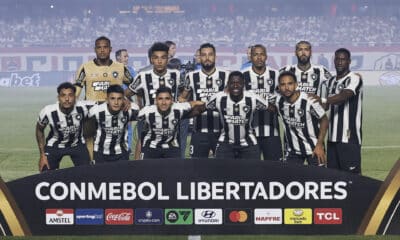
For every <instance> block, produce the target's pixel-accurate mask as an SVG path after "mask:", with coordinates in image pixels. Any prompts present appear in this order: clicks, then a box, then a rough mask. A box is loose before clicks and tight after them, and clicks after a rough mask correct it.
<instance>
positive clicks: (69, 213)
mask: <svg viewBox="0 0 400 240" xmlns="http://www.w3.org/2000/svg"><path fill="white" fill-rule="evenodd" d="M73 224H74V210H73V209H69V208H68V209H67V208H58V209H56V208H50V209H46V225H73Z"/></svg>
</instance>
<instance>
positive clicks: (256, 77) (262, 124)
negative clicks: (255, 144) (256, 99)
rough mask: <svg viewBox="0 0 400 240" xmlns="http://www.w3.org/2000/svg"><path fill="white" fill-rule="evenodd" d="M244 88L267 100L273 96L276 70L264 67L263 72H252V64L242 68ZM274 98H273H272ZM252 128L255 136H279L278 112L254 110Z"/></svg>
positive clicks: (276, 81)
mask: <svg viewBox="0 0 400 240" xmlns="http://www.w3.org/2000/svg"><path fill="white" fill-rule="evenodd" d="M243 75H244V82H245V89H246V90H248V91H250V92H253V93H255V94H257V95H259V96H260V97H262V98H264V99H266V100H269V99H271V97H273V96H275V95H276V94H275V93H276V88H277V86H278V76H279V72H278V70H275V69H272V68H270V67H268V66H267V67H266V70H265V72H264V73H263V74H261V75H260V74H257V73H255V72H254V70H253V68H252V66H249V67H247V68H245V69H244V70H243ZM274 99H275V98H274ZM254 130H255V132H256V136H257V137H270V136H271V137H272V136H279V122H278V114H277V113H273V112H269V111H267V110H265V111H256V113H255V116H254Z"/></svg>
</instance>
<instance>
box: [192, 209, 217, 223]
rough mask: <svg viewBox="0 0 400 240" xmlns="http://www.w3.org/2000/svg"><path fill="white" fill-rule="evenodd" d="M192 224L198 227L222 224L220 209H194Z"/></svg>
mask: <svg viewBox="0 0 400 240" xmlns="http://www.w3.org/2000/svg"><path fill="white" fill-rule="evenodd" d="M194 223H195V224H199V225H220V224H222V209H215V208H214V209H204V208H200V209H195V210H194Z"/></svg>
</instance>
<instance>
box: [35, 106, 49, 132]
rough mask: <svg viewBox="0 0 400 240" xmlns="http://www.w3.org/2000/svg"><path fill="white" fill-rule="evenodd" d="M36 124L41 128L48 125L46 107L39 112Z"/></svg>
mask: <svg viewBox="0 0 400 240" xmlns="http://www.w3.org/2000/svg"><path fill="white" fill-rule="evenodd" d="M37 123H39V124H40V125H41V126H43V127H45V126H47V124H49V116H48V115H47V111H46V107H45V108H43V109H42V110H41V111H40V113H39V117H38V120H37Z"/></svg>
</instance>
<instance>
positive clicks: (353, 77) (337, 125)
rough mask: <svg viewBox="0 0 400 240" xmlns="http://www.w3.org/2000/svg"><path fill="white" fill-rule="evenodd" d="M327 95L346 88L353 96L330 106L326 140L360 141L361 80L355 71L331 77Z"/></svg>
mask: <svg viewBox="0 0 400 240" xmlns="http://www.w3.org/2000/svg"><path fill="white" fill-rule="evenodd" d="M328 86H329V96H333V95H336V94H339V93H340V92H341V91H342V90H344V89H348V90H351V91H352V92H353V93H354V96H352V97H351V98H349V99H348V100H347V101H346V102H344V103H342V104H339V105H332V104H331V106H330V115H331V116H330V121H329V131H328V140H329V141H330V142H342V143H357V144H360V145H361V142H362V130H361V129H362V99H363V82H362V79H361V78H360V77H359V76H358V75H357V74H355V73H353V72H349V73H348V74H347V75H346V76H344V77H343V78H341V79H336V77H333V78H331V79H330V80H329V84H328Z"/></svg>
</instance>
